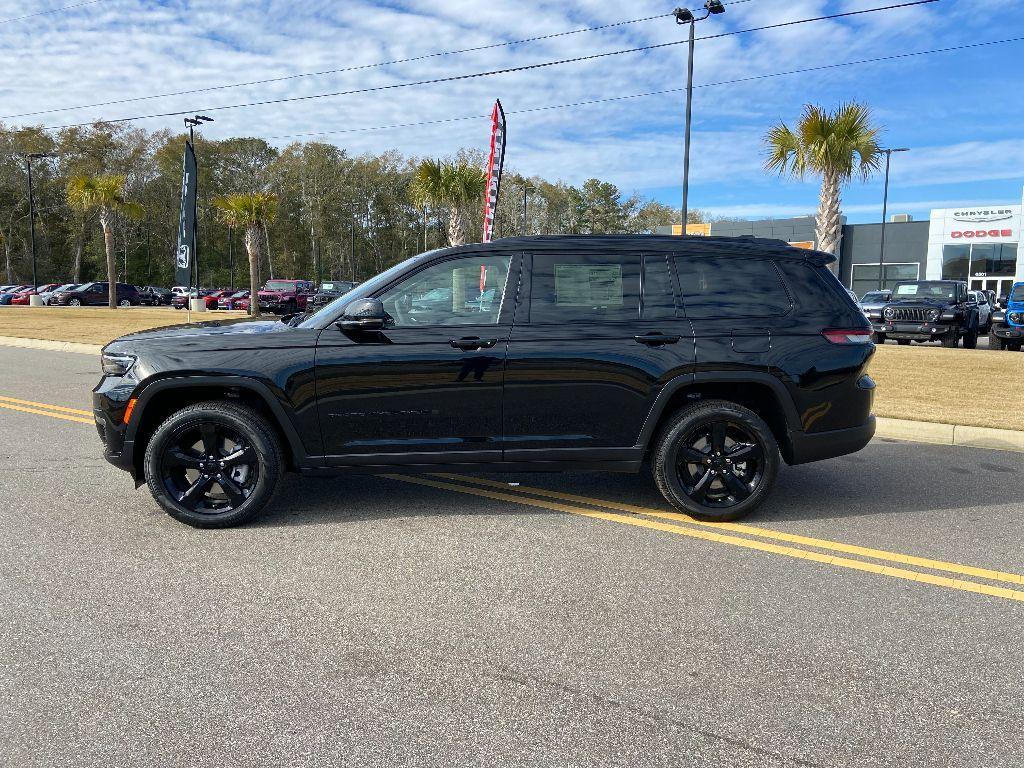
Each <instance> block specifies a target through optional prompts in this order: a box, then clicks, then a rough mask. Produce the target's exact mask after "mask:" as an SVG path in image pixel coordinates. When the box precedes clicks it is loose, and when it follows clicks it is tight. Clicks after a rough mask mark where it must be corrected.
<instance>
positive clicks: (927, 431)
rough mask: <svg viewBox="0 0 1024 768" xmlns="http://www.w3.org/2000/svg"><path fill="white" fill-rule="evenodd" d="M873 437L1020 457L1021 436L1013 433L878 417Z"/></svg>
mask: <svg viewBox="0 0 1024 768" xmlns="http://www.w3.org/2000/svg"><path fill="white" fill-rule="evenodd" d="M875 437H884V438H889V439H892V440H909V441H912V442H915V443H935V444H937V445H961V446H965V447H969V448H991V449H994V450H997V451H1019V452H1021V453H1024V432H1018V431H1017V430H1013V429H993V428H991V427H971V426H967V425H965V424H939V423H935V422H929V421H912V420H910V419H889V418H885V417H883V416H879V417H878V419H877V421H876V424H875Z"/></svg>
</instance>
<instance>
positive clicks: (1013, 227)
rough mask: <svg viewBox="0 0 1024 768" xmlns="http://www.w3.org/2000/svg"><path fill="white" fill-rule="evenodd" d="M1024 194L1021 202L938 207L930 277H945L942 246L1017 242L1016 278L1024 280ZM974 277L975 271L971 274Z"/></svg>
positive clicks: (931, 225)
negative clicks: (1014, 203) (1016, 203)
mask: <svg viewBox="0 0 1024 768" xmlns="http://www.w3.org/2000/svg"><path fill="white" fill-rule="evenodd" d="M1022 232H1024V196H1022V204H1021V205H982V206H972V207H960V208H938V209H935V210H933V211H932V213H931V221H930V223H929V226H928V263H927V270H926V272H927V275H926V279H928V280H941V279H942V246H944V245H969V244H970V243H1017V273H1016V276H1015V278H1014V279H1015V280H1016V281H1024V237H1022ZM972 277H973V275H972Z"/></svg>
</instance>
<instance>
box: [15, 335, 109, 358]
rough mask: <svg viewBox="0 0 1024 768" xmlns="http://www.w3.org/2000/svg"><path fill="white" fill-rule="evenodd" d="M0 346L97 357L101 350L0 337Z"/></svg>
mask: <svg viewBox="0 0 1024 768" xmlns="http://www.w3.org/2000/svg"><path fill="white" fill-rule="evenodd" d="M0 346H3V347H21V348H22V349H45V350H47V351H48V352H73V353H75V354H79V355H98V354H99V353H100V351H101V350H102V349H103V347H102V346H100V345H99V344H79V343H78V342H75V341H51V340H49V339H23V338H21V337H20V336H0Z"/></svg>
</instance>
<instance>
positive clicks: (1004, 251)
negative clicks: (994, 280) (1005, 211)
mask: <svg viewBox="0 0 1024 768" xmlns="http://www.w3.org/2000/svg"><path fill="white" fill-rule="evenodd" d="M946 247H947V248H948V247H950V246H946ZM954 247H965V246H954ZM1016 271H1017V244H1016V243H974V244H972V245H971V276H972V277H1013V276H1014V274H1016Z"/></svg>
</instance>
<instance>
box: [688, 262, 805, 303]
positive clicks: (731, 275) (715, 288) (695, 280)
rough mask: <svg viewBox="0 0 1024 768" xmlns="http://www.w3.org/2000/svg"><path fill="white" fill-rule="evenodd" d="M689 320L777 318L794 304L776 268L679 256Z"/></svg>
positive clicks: (758, 264)
mask: <svg viewBox="0 0 1024 768" xmlns="http://www.w3.org/2000/svg"><path fill="white" fill-rule="evenodd" d="M676 272H677V273H678V275H679V290H680V292H681V293H682V297H683V304H684V306H685V308H686V315H687V317H691V318H716V317H777V316H779V315H785V314H787V313H788V312H789V311H790V310H791V309H792V308H793V302H792V300H791V299H790V297H789V293H788V292H787V291H786V286H785V284H784V283H783V282H782V277H781V275H780V274H779V270H778V269H777V268H776V266H775V264H774V263H772V261H770V260H768V259H757V258H745V257H738V256H726V255H723V256H677V257H676Z"/></svg>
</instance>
